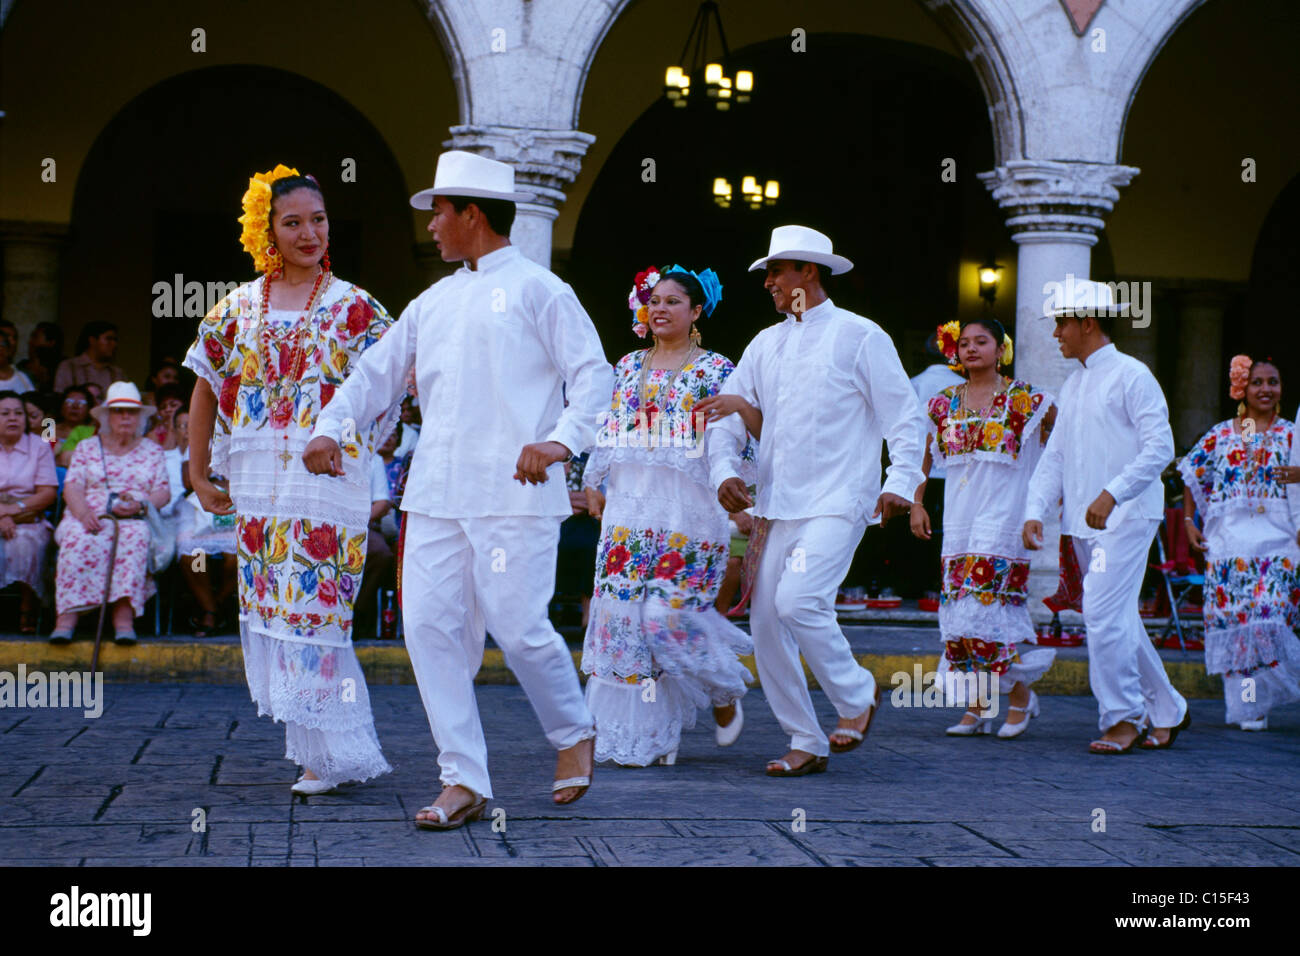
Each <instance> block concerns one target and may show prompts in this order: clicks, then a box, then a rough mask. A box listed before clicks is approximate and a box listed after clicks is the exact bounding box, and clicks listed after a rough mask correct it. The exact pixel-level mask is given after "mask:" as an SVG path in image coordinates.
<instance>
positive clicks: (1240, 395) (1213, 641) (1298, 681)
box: [1178, 355, 1300, 730]
mask: <svg viewBox="0 0 1300 956" xmlns="http://www.w3.org/2000/svg"><path fill="white" fill-rule="evenodd" d="M1230 377H1231V379H1232V393H1231V394H1232V397H1233V398H1236V399H1244V401H1243V402H1242V405H1241V408H1240V411H1239V412H1238V415H1237V417H1235V418H1229V419H1228V420H1227V421H1224V422H1219V424H1217V425H1215V426H1214V427H1213V428H1211V429H1210V430H1209V431H1208V432H1206V433H1205V435H1204V436H1203V437H1202V438H1201V440H1200V441H1199V442H1197V444H1196V447H1195V448H1193V449H1192V450H1191V451H1190V452H1189V453H1188V454H1187V456H1186V457H1185V458H1183V459H1182V460H1181V461H1180V462H1179V463H1178V470H1179V472H1180V473H1181V474H1182V477H1183V487H1184V490H1183V509H1184V513H1185V518H1184V523H1185V527H1186V528H1187V538H1188V541H1189V542H1190V544H1191V545H1192V547H1194V548H1197V549H1198V550H1200V551H1204V552H1205V563H1206V567H1205V586H1204V591H1205V597H1204V607H1205V669H1206V671H1207V672H1208V673H1211V674H1222V675H1223V699H1224V703H1225V705H1226V708H1227V716H1226V719H1227V722H1228V723H1230V724H1238V725H1240V726H1241V729H1242V730H1267V729H1268V712H1269V710H1271V709H1272V708H1274V707H1276V706H1278V705H1280V704H1285V703H1289V702H1290V701H1293V700H1297V699H1300V638H1297V637H1296V631H1297V629H1300V542H1297V537H1298V536H1297V534H1296V528H1295V527H1294V525H1293V524H1292V520H1291V509H1290V507H1289V504H1290V503H1289V501H1288V496H1289V495H1292V494H1300V492H1298V491H1297V490H1296V486H1295V485H1294V484H1290V483H1291V482H1293V481H1294V480H1295V475H1294V474H1293V472H1294V470H1295V469H1294V468H1293V467H1292V466H1290V465H1288V462H1289V461H1290V460H1291V447H1292V444H1293V442H1294V441H1295V434H1294V433H1295V427H1294V425H1293V424H1292V423H1291V422H1289V421H1287V420H1286V419H1285V418H1283V417H1282V416H1281V415H1279V414H1278V406H1279V404H1280V402H1281V399H1282V380H1281V377H1280V375H1279V374H1278V370H1277V366H1275V365H1274V364H1273V363H1272V362H1269V361H1265V360H1260V361H1255V362H1252V361H1251V360H1250V358H1248V357H1247V356H1245V355H1238V356H1236V357H1234V358H1233V359H1232V364H1231V372H1230ZM1193 505H1195V509H1196V510H1197V511H1199V512H1200V516H1201V520H1202V522H1203V523H1204V530H1200V529H1198V528H1197V527H1196V525H1195V523H1194V522H1193V520H1192V514H1193Z"/></svg>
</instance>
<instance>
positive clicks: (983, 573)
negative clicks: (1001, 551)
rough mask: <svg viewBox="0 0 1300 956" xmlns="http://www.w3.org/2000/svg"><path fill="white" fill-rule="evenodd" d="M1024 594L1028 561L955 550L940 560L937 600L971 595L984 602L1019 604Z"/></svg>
mask: <svg viewBox="0 0 1300 956" xmlns="http://www.w3.org/2000/svg"><path fill="white" fill-rule="evenodd" d="M1028 596H1029V562H1028V561H1023V560H1016V559H1013V558H1004V557H1001V556H999V555H994V554H958V555H954V556H952V557H950V558H948V559H947V560H945V561H944V566H943V590H942V592H941V593H940V595H939V600H940V603H947V602H948V601H956V600H957V599H958V598H963V597H974V598H975V599H976V600H978V601H979V602H980V603H981V604H984V605H989V604H993V603H994V602H997V603H999V604H1009V605H1013V606H1017V607H1019V606H1022V605H1023V604H1024V603H1025V600H1026V598H1028Z"/></svg>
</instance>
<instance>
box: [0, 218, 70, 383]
mask: <svg viewBox="0 0 1300 956" xmlns="http://www.w3.org/2000/svg"><path fill="white" fill-rule="evenodd" d="M67 232H68V227H67V226H66V225H61V224H59V223H52V222H18V221H12V220H10V221H5V222H0V243H2V244H3V246H4V284H3V288H2V289H0V295H2V296H3V301H4V305H3V313H4V316H5V318H7V319H8V320H9V321H10V322H12V323H13V324H14V325H16V326H17V327H18V354H17V355H16V356H15V357H14V361H15V362H16V361H18V360H19V359H23V358H26V357H27V339H28V337H29V336H30V335H31V332H32V329H34V328H35V327H36V325H37V323H38V322H58V321H59V257H60V255H61V254H62V247H63V240H64V237H65V236H66V235H67ZM68 344H69V345H70V344H71V343H70V342H69V343H68Z"/></svg>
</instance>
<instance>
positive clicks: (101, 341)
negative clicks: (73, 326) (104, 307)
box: [54, 319, 126, 400]
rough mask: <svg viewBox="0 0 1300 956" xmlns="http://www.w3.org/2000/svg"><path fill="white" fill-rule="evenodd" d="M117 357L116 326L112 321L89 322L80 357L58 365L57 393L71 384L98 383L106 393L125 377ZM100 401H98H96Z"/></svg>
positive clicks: (79, 348)
mask: <svg viewBox="0 0 1300 956" xmlns="http://www.w3.org/2000/svg"><path fill="white" fill-rule="evenodd" d="M115 355H117V326H116V325H114V324H113V323H112V322H104V321H101V320H98V319H97V320H95V321H93V322H87V323H86V325H85V327H84V328H83V329H82V330H81V335H79V336H78V337H77V354H76V355H74V356H73V357H72V358H70V359H64V360H63V361H62V362H60V363H59V368H58V371H56V372H55V373H54V390H55V391H56V392H62V391H64V390H65V389H67V388H68V387H69V386H71V385H87V384H95V385H98V386H99V388H100V396H99V398H102V396H103V391H104V390H106V389H107V388H108V387H109V386H110V385H112V384H113V383H114V382H117V381H121V380H123V379H124V378H126V376H125V375H123V374H122V370H121V369H120V368H118V367H117V366H116V365H114V364H113V357H114V356H115ZM97 400H98V399H97Z"/></svg>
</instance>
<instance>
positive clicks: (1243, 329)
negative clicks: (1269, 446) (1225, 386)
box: [1224, 176, 1300, 418]
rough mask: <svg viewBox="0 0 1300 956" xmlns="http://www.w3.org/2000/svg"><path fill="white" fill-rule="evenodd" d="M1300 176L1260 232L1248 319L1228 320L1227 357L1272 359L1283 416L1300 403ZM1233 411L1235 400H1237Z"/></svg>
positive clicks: (1282, 194)
mask: <svg viewBox="0 0 1300 956" xmlns="http://www.w3.org/2000/svg"><path fill="white" fill-rule="evenodd" d="M1297 221H1300V176H1297V177H1295V178H1293V179H1292V180H1291V181H1290V182H1289V183H1287V184H1286V186H1284V187H1283V188H1282V191H1281V192H1280V193H1279V194H1278V197H1277V199H1276V200H1275V201H1274V202H1273V206H1272V208H1270V209H1269V211H1268V216H1267V217H1266V218H1265V220H1264V224H1263V225H1262V226H1261V227H1260V230H1259V239H1258V241H1257V242H1256V243H1255V255H1254V258H1253V259H1252V260H1251V268H1250V288H1249V290H1248V292H1247V294H1246V311H1247V314H1246V316H1244V319H1245V320H1244V321H1238V322H1226V323H1225V329H1224V349H1225V357H1224V367H1225V369H1226V367H1227V357H1228V356H1231V355H1237V354H1239V353H1242V352H1244V353H1245V354H1247V355H1249V356H1251V357H1252V358H1264V357H1266V356H1267V357H1271V358H1272V359H1273V361H1274V362H1275V364H1276V365H1277V366H1278V371H1279V372H1280V373H1281V375H1282V408H1281V412H1280V413H1281V414H1282V415H1283V416H1284V417H1286V418H1294V417H1296V403H1297V402H1300V363H1298V362H1297V361H1296V355H1297V354H1300V326H1298V325H1297V323H1296V314H1297V309H1296V295H1295V286H1296V264H1297V263H1300V236H1298V235H1297V234H1296V228H1295V224H1296V222H1297ZM1234 410H1235V403H1234Z"/></svg>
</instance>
